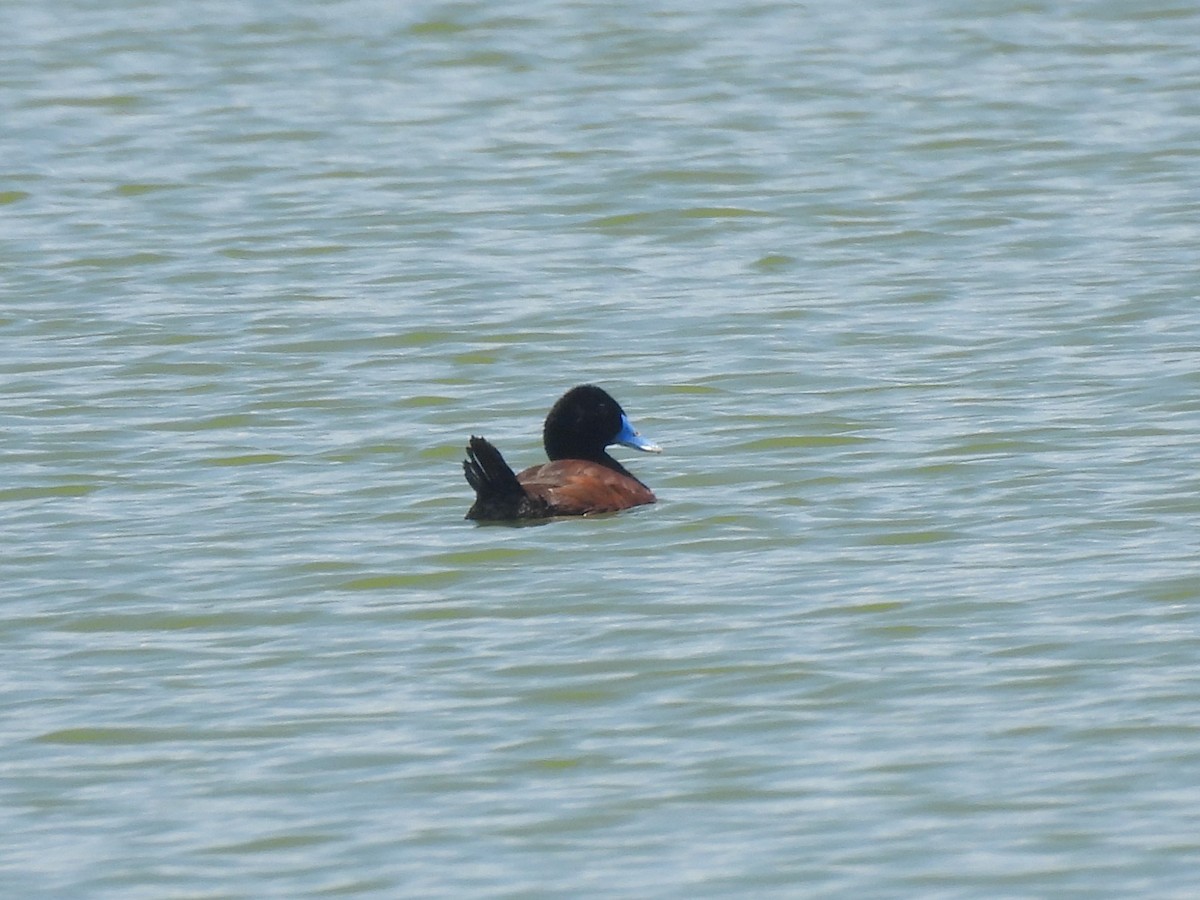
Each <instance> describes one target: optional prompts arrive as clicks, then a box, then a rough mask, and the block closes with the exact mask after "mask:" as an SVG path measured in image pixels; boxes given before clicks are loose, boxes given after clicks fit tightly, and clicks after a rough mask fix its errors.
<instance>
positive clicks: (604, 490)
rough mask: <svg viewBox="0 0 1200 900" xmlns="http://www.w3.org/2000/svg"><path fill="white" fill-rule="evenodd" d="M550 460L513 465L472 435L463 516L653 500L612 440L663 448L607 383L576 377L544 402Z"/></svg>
mask: <svg viewBox="0 0 1200 900" xmlns="http://www.w3.org/2000/svg"><path fill="white" fill-rule="evenodd" d="M542 444H543V445H544V446H545V448H546V456H547V457H548V458H549V460H550V461H549V462H547V463H542V464H541V465H537V466H530V467H529V468H528V469H525V470H523V471H522V472H520V473H515V472H514V471H513V470H512V468H511V467H510V466H509V465H508V463H507V462H505V460H504V457H503V456H502V455H501V454H500V451H499V450H497V449H496V448H495V447H494V446H493V445H492V444H491V443H490V442H489V441H488V440H486V439H485V438H482V437H475V436H474V435H472V436H471V439H470V442H469V443H468V444H467V448H466V450H467V458H466V459H465V460H464V461H463V473H464V474H465V475H466V478H467V483H468V484H470V485H471V487H472V488H474V489H475V502H474V504H472V506H471V508H470V510H468V511H467V515H466V518H467V519H471V520H474V521H476V522H511V521H530V520H545V519H552V518H556V517H559V516H590V515H597V514H600V513H612V512H619V511H620V510H625V509H630V508H632V507H634V506H642V505H644V504H647V503H654V502H656V500H657V498H656V497H655V496H654V492H653V491H651V490H650V488H648V487H646V485H644V484H643V483H642V482H641V481H639V480H638V479H637V478H636V477H635V476H634V475H633V474H632V473H631V472H630V471H629V470H628V469H626V468H625V467H624V466H623V465H621V464H620V463H619V462H617V461H616V460H615V459H613V458H612V457H611V456H609V455H608V453H607V452H606V448H607V447H609V446H612V445H614V444H620V445H622V446H625V447H631V448H633V449H635V450H641V451H642V452H644V453H661V452H662V448H661V447H660V446H658V444H655V443H654V442H653V441H650V440H647V439H646V438H644V437H642V436H641V434H640V433H638V431H637V430H636V429H635V428H634V427H633V424H632V423H631V422H630V421H629V417H628V416H627V415H626V414H625V410H623V409H622V408H621V404H619V403H618V402H617V401H616V400H614V399H613V398H612V397H611V396H610V395H609V394H608V392H607V391H605V390H604V389H603V388H599V387H597V386H596V385H593V384H581V385H577V386H575V387H573V388H571V389H570V390H569V391H567V392H566V393H565V394H563V395H562V396H561V397H560V398H559V399H558V401H557V402H556V403H555V404H554V406H552V407H551V408H550V412H549V414H548V415H547V416H546V423H545V425H544V426H543V428H542Z"/></svg>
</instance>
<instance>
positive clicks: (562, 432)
mask: <svg viewBox="0 0 1200 900" xmlns="http://www.w3.org/2000/svg"><path fill="white" fill-rule="evenodd" d="M542 443H543V444H545V446H546V456H548V457H549V458H550V459H552V460H554V459H588V460H592V461H593V462H599V463H602V464H604V465H606V466H610V467H612V468H616V469H617V470H618V471H624V469H622V468H621V467H620V465H619V464H618V463H617V462H616V461H615V460H614V459H613V458H612V457H610V456H609V455H608V454H607V453H605V452H604V448H605V447H607V446H609V445H610V444H624V445H626V446H628V447H634V448H636V449H638V450H645V451H647V452H649V453H658V452H659V451H660V450H661V448H660V447H658V445H656V444H654V443H652V442H650V441H648V440H646V439H645V438H643V437H642V436H641V435H639V434H638V433H637V432H636V431H635V430H634V428H633V425H631V424H630V422H629V418H628V417H627V416H626V415H625V410H623V409H621V404H619V403H618V402H617V401H616V400H614V399H613V398H612V397H610V396H609V395H608V393H607V392H606V391H604V390H601V389H600V388H598V387H596V386H595V385H591V384H581V385H579V386H578V387H573V388H571V390H569V391H567V392H566V393H565V394H563V395H562V397H560V398H559V400H558V402H557V403H555V404H554V406H553V408H552V409H551V410H550V414H549V415H548V416H546V425H545V427H544V428H543V430H542Z"/></svg>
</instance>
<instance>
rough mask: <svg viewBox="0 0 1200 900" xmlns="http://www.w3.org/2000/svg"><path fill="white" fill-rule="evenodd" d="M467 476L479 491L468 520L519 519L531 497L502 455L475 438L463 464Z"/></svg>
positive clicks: (469, 446)
mask: <svg viewBox="0 0 1200 900" xmlns="http://www.w3.org/2000/svg"><path fill="white" fill-rule="evenodd" d="M463 474H465V475H466V476H467V483H468V484H469V485H471V487H473V488H474V489H475V503H474V505H472V507H471V509H470V510H469V511H468V512H467V518H468V519H516V518H518V517H519V516H520V514H521V510H522V504H523V503H524V502H525V501H526V499H527V497H526V494H525V489H524V488H523V487H521V483H520V482H519V481H517V476H516V474H515V473H514V472H513V470H512V469H511V468H510V467H509V465H508V463H506V462H505V461H504V457H503V456H501V455H500V451H499V450H497V449H496V448H495V447H493V446H492V445H491V444H489V443H488V442H487V441H486V440H484V439H483V438H481V437H472V438H471V441H470V443H469V444H468V445H467V458H466V459H465V460H463Z"/></svg>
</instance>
